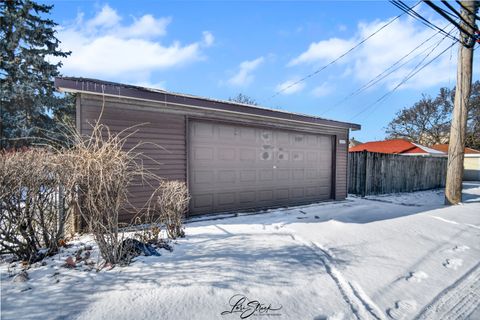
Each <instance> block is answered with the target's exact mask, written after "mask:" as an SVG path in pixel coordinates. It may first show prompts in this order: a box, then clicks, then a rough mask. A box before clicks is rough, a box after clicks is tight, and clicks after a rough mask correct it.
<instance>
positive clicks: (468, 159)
mask: <svg viewBox="0 0 480 320" xmlns="http://www.w3.org/2000/svg"><path fill="white" fill-rule="evenodd" d="M432 149H435V150H438V151H442V152H444V153H445V154H448V144H437V145H434V146H432ZM463 179H464V180H470V181H472V180H473V181H475V180H477V181H480V151H479V150H475V149H471V148H465V157H464V160H463Z"/></svg>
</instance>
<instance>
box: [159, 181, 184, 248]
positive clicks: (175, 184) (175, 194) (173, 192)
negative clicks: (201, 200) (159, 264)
mask: <svg viewBox="0 0 480 320" xmlns="http://www.w3.org/2000/svg"><path fill="white" fill-rule="evenodd" d="M156 200H157V205H158V207H157V210H158V212H159V222H161V223H162V224H164V225H165V228H166V231H167V234H168V236H169V237H170V238H173V239H176V238H178V237H184V236H185V232H184V231H183V220H184V218H185V212H186V211H187V208H188V203H189V201H190V196H189V194H188V188H187V186H186V184H185V182H183V181H177V180H163V181H161V182H160V187H159V189H158V197H157V198H156Z"/></svg>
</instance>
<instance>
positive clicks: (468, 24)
mask: <svg viewBox="0 0 480 320" xmlns="http://www.w3.org/2000/svg"><path fill="white" fill-rule="evenodd" d="M442 3H443V4H444V5H445V6H446V7H447V8H448V9H450V10H451V11H452V12H453V13H454V14H455V17H457V18H460V20H462V21H463V23H465V24H466V25H467V26H469V27H470V28H472V29H473V30H476V29H477V27H476V26H472V25H471V24H470V23H469V22H468V21H467V20H466V19H465V18H464V17H463V16H462V15H461V14H460V12H458V11H457V9H455V8H454V7H453V6H452V5H451V4H450V3H448V1H446V0H442ZM444 12H446V11H444Z"/></svg>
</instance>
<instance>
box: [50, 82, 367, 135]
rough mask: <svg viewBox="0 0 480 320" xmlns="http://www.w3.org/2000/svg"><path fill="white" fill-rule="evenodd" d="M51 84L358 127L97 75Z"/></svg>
mask: <svg viewBox="0 0 480 320" xmlns="http://www.w3.org/2000/svg"><path fill="white" fill-rule="evenodd" d="M55 88H57V90H59V91H66V92H78V93H91V94H99V95H102V94H104V95H108V96H117V97H121V98H132V99H144V100H151V101H157V102H162V103H172V104H183V105H188V106H191V107H199V108H209V109H215V110H219V111H230V112H237V113H238V112H239V113H244V114H251V115H259V116H267V117H273V118H278V119H283V120H294V121H302V122H307V123H312V124H319V125H327V126H333V127H340V128H345V129H352V130H360V128H361V126H360V125H359V124H355V123H348V122H342V121H336V120H329V119H324V118H320V117H315V116H309V115H305V114H299V113H293V112H286V111H279V110H273V109H267V108H263V107H258V106H253V105H248V104H242V103H236V102H232V101H224V100H215V99H211V98H204V97H198V96H192V95H187V94H180V93H173V92H168V91H165V90H160V89H152V88H145V87H140V86H133V85H128V84H121V83H115V82H109V81H103V80H97V79H89V78H77V77H56V78H55Z"/></svg>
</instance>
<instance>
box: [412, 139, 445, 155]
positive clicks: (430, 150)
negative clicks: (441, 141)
mask: <svg viewBox="0 0 480 320" xmlns="http://www.w3.org/2000/svg"><path fill="white" fill-rule="evenodd" d="M412 144H414V145H416V146H417V147H419V148H420V149H422V150H424V151H425V152H426V153H430V154H438V155H441V154H446V153H445V152H443V151H440V150H435V149H432V148H429V147H425V146H422V145H421V144H418V143H413V142H412Z"/></svg>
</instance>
